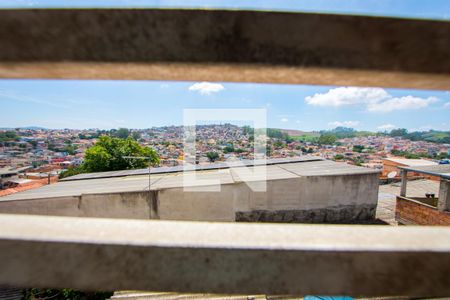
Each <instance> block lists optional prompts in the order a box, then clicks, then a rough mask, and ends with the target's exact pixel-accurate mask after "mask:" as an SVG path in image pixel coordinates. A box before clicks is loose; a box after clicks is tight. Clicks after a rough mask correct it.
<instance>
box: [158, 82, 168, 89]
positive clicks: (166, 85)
mask: <svg viewBox="0 0 450 300" xmlns="http://www.w3.org/2000/svg"><path fill="white" fill-rule="evenodd" d="M159 87H160V88H162V89H168V88H169V87H170V85H168V84H167V83H163V84H161V85H160V86H159Z"/></svg>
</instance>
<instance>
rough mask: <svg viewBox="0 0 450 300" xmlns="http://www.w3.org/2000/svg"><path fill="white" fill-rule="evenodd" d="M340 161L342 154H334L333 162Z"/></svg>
mask: <svg viewBox="0 0 450 300" xmlns="http://www.w3.org/2000/svg"><path fill="white" fill-rule="evenodd" d="M342 159H344V155H342V154H336V155H335V156H334V160H342Z"/></svg>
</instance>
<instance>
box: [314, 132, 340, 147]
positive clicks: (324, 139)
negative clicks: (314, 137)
mask: <svg viewBox="0 0 450 300" xmlns="http://www.w3.org/2000/svg"><path fill="white" fill-rule="evenodd" d="M318 142H319V144H321V145H332V144H333V143H334V142H336V136H335V135H333V134H328V133H327V134H322V135H321V136H320V137H319V141H318Z"/></svg>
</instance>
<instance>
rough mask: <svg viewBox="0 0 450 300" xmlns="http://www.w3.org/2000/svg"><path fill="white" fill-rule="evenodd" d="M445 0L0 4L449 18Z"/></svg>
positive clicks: (10, 1) (47, 0)
mask: <svg viewBox="0 0 450 300" xmlns="http://www.w3.org/2000/svg"><path fill="white" fill-rule="evenodd" d="M449 2H450V1H448V0H239V1H230V0H76V1H74V0H2V1H0V8H2V7H3V8H11V7H19V8H29V7H35V8H36V7H63V8H66V7H165V8H180V7H184V8H227V9H259V10H282V11H305V12H324V13H342V14H363V15H382V16H395V17H410V18H411V17H412V18H426V19H447V20H448V19H450V7H449V6H450V4H449Z"/></svg>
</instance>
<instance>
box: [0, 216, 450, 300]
mask: <svg viewBox="0 0 450 300" xmlns="http://www.w3.org/2000/svg"><path fill="white" fill-rule="evenodd" d="M0 228H8V230H0V265H1V269H0V284H8V285H10V286H33V287H55V288H66V287H68V286H70V287H72V288H74V289H80V290H106V291H113V290H124V289H125V290H126V289H128V290H148V291H165V292H181V293H220V294H223V293H227V294H241V295H242V294H247V295H251V294H269V295H277V294H278V295H279V294H281V295H286V294H291V295H302V294H303V295H304V294H310V295H311V294H312V295H324V294H325V295H360V296H387V295H410V296H416V297H420V296H422V297H424V296H428V297H430V298H431V296H448V295H449V294H450V286H449V284H448V276H449V274H450V259H449V255H450V228H449V227H426V226H359V225H339V226H334V225H304V224H302V225H299V224H267V223H245V224H243V223H230V222H224V223H220V222H180V221H151V220H145V221H144V220H120V219H96V218H68V217H49V216H45V217H44V216H23V215H0ZM80 274H82V276H80Z"/></svg>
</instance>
